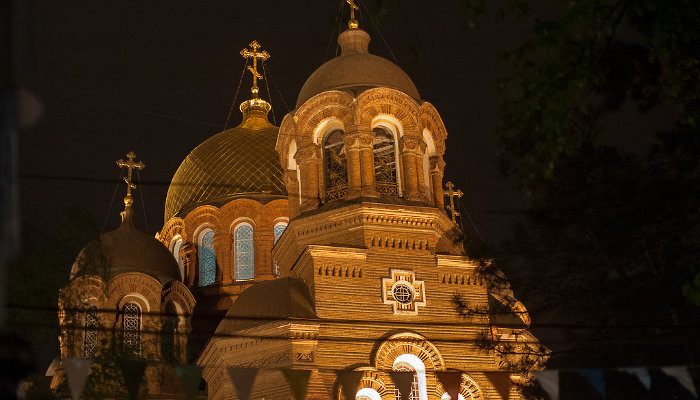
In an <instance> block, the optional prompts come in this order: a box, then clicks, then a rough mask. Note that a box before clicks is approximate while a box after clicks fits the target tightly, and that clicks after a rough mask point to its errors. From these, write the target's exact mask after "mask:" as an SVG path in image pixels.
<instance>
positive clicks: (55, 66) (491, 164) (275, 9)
mask: <svg viewBox="0 0 700 400" xmlns="http://www.w3.org/2000/svg"><path fill="white" fill-rule="evenodd" d="M363 1H364V3H365V4H366V5H367V6H369V7H373V6H374V3H373V1H372V0H363ZM343 3H344V1H343ZM358 3H361V2H360V1H359V0H358ZM36 4H37V5H36V7H34V9H31V10H30V11H31V12H30V13H29V14H28V19H27V20H28V21H30V22H31V28H30V29H28V31H29V33H30V35H29V37H28V38H27V40H26V44H27V45H28V47H27V48H28V51H27V53H26V56H25V59H26V60H28V62H26V63H25V64H26V65H25V67H24V68H23V69H22V71H20V72H21V73H20V82H21V83H22V84H23V85H24V86H26V87H29V88H30V89H32V90H34V91H35V92H36V93H37V95H38V96H39V97H40V98H41V100H42V103H43V105H44V108H45V112H44V115H43V118H42V119H41V121H40V122H39V123H38V124H37V125H36V126H34V127H33V128H32V129H29V130H25V131H22V132H20V137H19V140H20V142H19V144H20V154H19V155H20V159H19V164H20V174H21V175H22V179H21V196H22V197H21V203H22V213H23V217H24V218H28V219H32V218H33V217H36V216H38V215H41V214H42V213H44V212H50V211H51V210H54V209H57V208H60V207H63V206H67V205H75V204H77V205H80V206H83V207H86V208H87V209H89V211H90V212H91V213H92V214H93V215H94V216H95V219H96V220H97V221H98V222H99V223H100V224H102V221H104V220H105V218H106V217H109V218H108V222H107V225H106V229H107V230H111V229H114V228H115V227H116V225H117V223H118V213H119V211H121V209H122V205H121V198H122V197H123V196H124V190H125V189H124V185H123V184H122V185H120V186H119V189H118V191H117V192H116V198H115V201H114V204H113V205H112V207H111V210H110V209H109V206H110V201H111V199H112V196H113V193H114V190H115V187H116V182H117V179H118V177H119V174H120V172H119V170H118V168H117V167H116V165H115V163H114V161H115V160H117V159H118V158H122V157H124V154H125V153H127V152H128V151H130V150H134V151H135V152H136V154H137V159H139V160H143V161H144V162H145V163H146V166H147V168H146V169H145V170H144V171H143V172H142V178H143V180H144V184H142V185H141V186H140V189H137V203H144V198H142V197H141V196H140V194H141V193H139V192H138V190H142V191H143V194H144V197H145V206H146V214H147V223H148V229H147V230H148V231H149V232H150V233H154V232H156V231H157V230H159V229H160V227H161V226H162V224H163V220H162V219H163V207H164V203H165V194H166V191H167V188H168V183H169V182H170V179H171V178H172V176H173V174H174V172H175V170H176V169H177V167H178V166H179V165H180V163H181V162H182V160H183V159H184V158H185V156H186V155H187V154H188V153H189V152H190V151H191V150H192V149H193V148H194V147H196V146H197V145H198V144H199V143H201V142H202V141H204V140H206V139H207V138H209V137H210V136H212V135H213V134H215V133H217V132H219V131H221V130H222V127H223V124H224V122H225V120H226V116H227V114H228V111H229V107H230V106H231V102H232V100H233V96H234V93H235V90H236V86H237V84H238V81H239V78H240V75H241V71H242V67H243V60H242V58H241V57H240V55H239V54H238V52H239V51H240V50H241V49H242V48H244V47H246V46H247V45H248V43H250V42H251V41H252V40H254V39H255V40H257V41H258V42H260V43H261V44H262V46H263V48H264V49H266V50H267V51H269V52H270V53H271V55H272V58H271V59H270V60H269V61H268V63H267V65H268V67H269V69H270V71H271V73H272V77H273V78H274V81H275V83H276V84H277V86H278V87H279V89H280V90H279V92H281V95H282V97H283V98H284V101H285V102H286V104H287V105H289V106H290V107H293V106H294V104H295V103H296V96H297V93H298V91H299V89H300V88H301V86H302V85H303V83H304V81H305V80H306V78H307V77H308V76H309V75H310V74H311V73H312V72H313V71H314V70H315V69H316V68H317V67H318V66H320V65H321V63H322V62H323V61H324V60H327V59H329V58H331V57H333V56H334V55H335V51H336V38H337V34H338V31H337V29H338V27H337V25H336V24H334V22H333V18H334V15H335V13H336V12H337V10H338V6H339V4H340V3H339V2H338V1H328V0H327V1H320V0H313V1H308V0H307V1H304V2H292V1H288V2H280V1H277V2H242V1H230V0H227V1H206V2H190V1H187V2H185V1H147V2H143V1H142V2H113V1H96V0H94V1H84V0H63V1H60V2H56V1H51V2H48V1H47V2H37V3H36ZM388 4H389V9H388V13H387V15H386V17H385V18H384V19H383V20H382V24H381V27H380V28H381V31H382V34H383V36H384V38H385V39H386V42H387V43H388V45H389V47H390V48H391V51H393V53H394V55H395V56H396V59H397V60H398V65H399V66H401V67H402V68H403V69H404V70H405V71H406V72H407V73H408V74H409V76H411V78H412V79H413V81H414V82H415V84H416V86H417V87H418V90H419V92H420V94H421V97H422V98H423V99H424V100H426V101H429V102H431V103H432V104H434V105H435V107H436V108H437V110H438V111H439V112H440V114H441V115H442V118H443V120H444V122H445V124H446V126H447V130H448V142H447V154H446V161H447V173H446V180H452V181H453V182H455V183H456V185H457V186H458V187H459V188H461V189H462V190H463V191H464V192H465V197H464V198H463V204H464V205H465V206H466V207H467V208H468V209H469V211H470V212H471V214H472V216H473V218H474V222H475V224H476V226H477V228H478V229H479V230H480V231H481V233H482V234H483V235H484V236H485V237H487V238H491V239H493V238H498V237H500V236H502V234H503V232H504V231H505V227H506V226H507V223H508V221H509V219H510V218H511V217H512V215H513V214H512V212H513V211H517V210H519V209H521V208H522V205H521V203H522V200H521V199H520V198H519V197H518V195H517V194H516V192H515V191H514V190H512V188H511V186H510V185H508V184H506V183H505V182H504V181H503V180H502V179H501V178H499V177H498V174H497V161H496V147H495V145H494V144H493V140H492V139H491V137H490V133H491V131H492V130H493V128H494V126H495V124H496V122H497V108H498V107H497V101H496V97H495V93H494V89H493V88H494V81H495V79H496V78H498V77H500V76H502V75H503V74H504V73H505V71H506V69H505V68H506V64H505V61H504V60H503V58H502V56H501V55H502V54H503V52H504V51H506V50H508V49H511V48H513V47H514V46H515V45H516V44H518V43H519V42H520V41H521V40H522V39H523V34H524V32H525V30H524V29H523V28H522V27H518V26H514V25H513V24H507V23H504V22H502V21H500V20H499V19H497V18H495V17H487V18H485V19H483V20H481V21H480V24H479V25H478V26H477V27H476V28H475V29H470V28H468V27H467V23H466V21H467V18H466V15H465V14H464V11H463V9H462V8H461V5H460V2H459V1H456V0H455V1H439V2H438V1H435V2H427V1H415V0H405V1H401V2H400V3H399V4H396V3H394V2H388ZM343 7H344V8H346V7H347V6H345V5H344V6H343ZM363 11H364V10H363ZM360 23H361V27H363V28H364V29H366V30H368V31H369V32H370V34H371V35H372V42H371V43H370V51H371V52H372V53H374V54H377V55H380V56H383V57H386V58H389V59H392V56H391V54H390V52H389V51H388V49H387V46H386V45H385V44H384V41H383V40H382V38H381V36H380V35H379V34H377V31H376V28H375V26H374V24H373V23H372V22H371V20H370V19H369V17H368V14H367V13H366V12H363V17H362V19H361V20H360ZM343 27H344V24H343ZM329 43H330V47H329ZM249 87H250V81H249V80H248V79H246V80H244V81H243V84H242V86H241V95H239V98H238V100H237V103H240V101H242V100H244V99H245V98H247V95H248V93H249V92H248V88H249ZM263 90H265V89H263ZM271 90H272V92H273V93H272V105H273V107H274V110H275V114H276V119H277V123H278V124H279V122H280V121H281V119H282V117H283V116H284V114H285V113H286V112H287V109H286V107H285V105H284V103H283V102H282V101H281V100H280V95H279V94H278V91H277V89H276V87H275V86H274V85H271ZM236 105H237V104H236ZM239 122H240V113H239V112H238V110H237V108H236V109H235V110H234V113H233V117H232V123H233V125H234V126H235V125H237V124H238V123H239ZM66 178H69V179H66ZM108 210H109V211H108ZM137 224H138V225H139V226H140V227H141V229H144V230H146V224H145V223H144V220H143V213H142V212H141V211H139V212H138V214H137ZM464 224H465V228H467V227H468V225H469V224H468V220H467V219H466V218H465V220H464ZM466 230H467V231H468V232H469V233H472V234H473V232H474V230H473V229H472V228H469V229H466Z"/></svg>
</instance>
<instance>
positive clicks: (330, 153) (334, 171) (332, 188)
mask: <svg viewBox="0 0 700 400" xmlns="http://www.w3.org/2000/svg"><path fill="white" fill-rule="evenodd" d="M323 171H324V172H323V173H324V178H325V187H326V200H335V199H341V198H344V197H345V196H346V195H347V194H348V165H347V157H346V154H345V144H344V143H343V131H341V130H339V129H338V130H334V131H332V132H331V133H329V134H328V135H326V137H324V138H323Z"/></svg>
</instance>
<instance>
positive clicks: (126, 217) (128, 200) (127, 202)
mask: <svg viewBox="0 0 700 400" xmlns="http://www.w3.org/2000/svg"><path fill="white" fill-rule="evenodd" d="M126 158H127V161H124V160H122V159H121V158H120V159H119V160H117V166H118V167H119V168H127V170H128V172H127V176H126V178H124V182H126V197H124V213H123V217H122V222H130V223H133V218H134V213H133V210H132V209H131V206H132V205H133V204H134V198H133V197H131V189H136V185H135V184H134V182H133V180H132V173H133V171H134V169H136V170H142V169H144V168H146V164H144V163H143V162H141V161H139V162H136V161H134V158H136V154H134V152H133V151H130V152H129V153H128V154H127V155H126Z"/></svg>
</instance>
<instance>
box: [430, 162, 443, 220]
mask: <svg viewBox="0 0 700 400" xmlns="http://www.w3.org/2000/svg"><path fill="white" fill-rule="evenodd" d="M444 171H445V162H444V161H443V160H442V157H440V156H432V157H430V181H431V183H432V184H433V204H435V207H437V208H439V209H441V210H444V209H445V196H444V195H443V193H442V176H443V173H444Z"/></svg>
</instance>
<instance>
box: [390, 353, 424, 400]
mask: <svg viewBox="0 0 700 400" xmlns="http://www.w3.org/2000/svg"><path fill="white" fill-rule="evenodd" d="M393 368H394V371H410V372H413V373H414V374H413V386H412V387H411V396H410V397H409V399H411V400H428V389H427V385H426V380H425V364H423V361H421V360H420V358H418V357H417V356H415V355H413V354H402V355H400V356H398V357H396V360H394V366H393ZM396 400H400V397H399V391H398V390H397V391H396Z"/></svg>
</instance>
